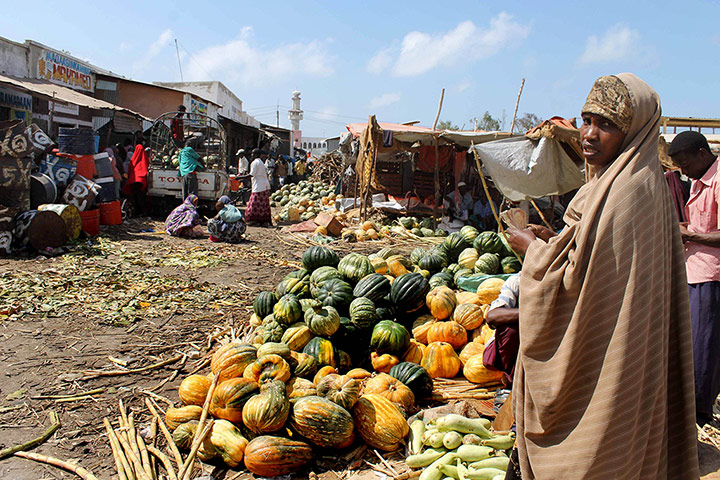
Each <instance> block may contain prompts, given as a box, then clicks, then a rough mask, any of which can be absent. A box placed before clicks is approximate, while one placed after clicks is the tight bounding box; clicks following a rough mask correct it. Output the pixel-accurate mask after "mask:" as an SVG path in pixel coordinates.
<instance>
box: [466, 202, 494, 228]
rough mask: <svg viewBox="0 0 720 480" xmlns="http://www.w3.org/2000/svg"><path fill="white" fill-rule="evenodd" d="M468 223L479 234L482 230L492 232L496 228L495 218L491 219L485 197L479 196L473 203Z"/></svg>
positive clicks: (490, 208) (488, 203)
mask: <svg viewBox="0 0 720 480" xmlns="http://www.w3.org/2000/svg"><path fill="white" fill-rule="evenodd" d="M468 221H469V223H470V224H471V225H472V226H473V227H475V228H477V229H478V230H480V231H481V232H482V231H484V230H494V229H495V228H496V227H497V223H496V222H495V217H493V212H492V207H491V206H490V202H488V200H487V198H486V197H484V196H482V195H481V196H480V198H479V199H478V200H477V202H475V205H474V206H473V210H472V214H471V215H470V217H468Z"/></svg>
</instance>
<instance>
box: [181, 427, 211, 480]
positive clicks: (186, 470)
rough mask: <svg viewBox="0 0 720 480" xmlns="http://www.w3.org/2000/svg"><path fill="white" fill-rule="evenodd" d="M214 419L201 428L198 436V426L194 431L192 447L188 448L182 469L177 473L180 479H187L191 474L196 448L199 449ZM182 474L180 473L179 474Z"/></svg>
mask: <svg viewBox="0 0 720 480" xmlns="http://www.w3.org/2000/svg"><path fill="white" fill-rule="evenodd" d="M214 422H215V420H210V421H209V422H208V423H207V425H205V428H204V429H203V431H202V433H201V434H200V435H199V436H198V435H197V432H199V431H200V428H198V429H197V431H196V432H195V435H196V436H195V440H194V441H193V442H195V441H196V442H195V443H193V446H192V449H191V450H190V454H189V455H188V457H187V458H186V459H185V464H184V465H183V469H182V470H181V471H180V473H178V478H180V479H181V480H189V479H190V475H191V474H192V470H193V465H194V464H195V456H196V455H197V452H198V450H200V447H201V446H202V444H203V441H204V440H205V437H206V436H207V434H208V433H210V429H211V428H212V426H213V423H214ZM198 426H199V424H198ZM181 474H182V475H181Z"/></svg>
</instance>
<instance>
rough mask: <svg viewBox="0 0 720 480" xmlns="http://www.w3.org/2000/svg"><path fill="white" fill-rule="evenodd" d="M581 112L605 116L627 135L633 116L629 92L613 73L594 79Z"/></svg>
mask: <svg viewBox="0 0 720 480" xmlns="http://www.w3.org/2000/svg"><path fill="white" fill-rule="evenodd" d="M582 113H594V114H595V115H600V116H601V117H604V118H607V119H608V120H610V121H611V122H612V123H613V124H615V126H616V127H618V128H619V129H620V131H621V132H623V133H624V134H626V135H627V133H628V131H629V130H630V124H631V123H632V118H633V106H632V99H631V98H630V92H628V89H627V87H626V86H625V84H624V83H623V82H622V81H621V80H620V79H619V78H618V77H616V76H615V75H608V76H605V77H600V78H598V79H597V80H595V84H594V85H593V87H592V89H591V90H590V93H589V94H588V96H587V100H586V101H585V105H584V106H583V108H582Z"/></svg>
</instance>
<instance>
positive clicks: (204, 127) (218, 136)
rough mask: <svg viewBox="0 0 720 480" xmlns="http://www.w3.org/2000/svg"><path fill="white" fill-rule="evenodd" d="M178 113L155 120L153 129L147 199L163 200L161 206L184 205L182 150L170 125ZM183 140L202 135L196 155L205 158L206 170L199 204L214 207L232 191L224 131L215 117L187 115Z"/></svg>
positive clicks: (200, 181)
mask: <svg viewBox="0 0 720 480" xmlns="http://www.w3.org/2000/svg"><path fill="white" fill-rule="evenodd" d="M179 113H184V112H178V111H176V112H167V113H164V114H162V115H160V116H159V117H158V118H156V119H155V121H154V122H153V125H152V127H151V129H150V139H149V147H150V152H149V156H150V167H149V169H148V195H150V196H152V197H156V198H157V197H159V198H161V199H163V200H162V201H161V202H160V203H168V204H169V205H175V206H177V205H178V203H179V202H178V200H180V201H182V200H183V199H182V198H181V197H182V178H181V177H180V175H179V172H178V166H179V160H178V154H179V153H180V150H181V149H182V148H183V145H182V143H179V142H176V141H175V139H174V138H173V135H172V129H171V125H172V122H173V119H174V118H176V116H177V115H178V114H179ZM182 119H183V131H184V137H185V138H186V139H187V138H190V137H192V136H200V135H202V138H203V141H202V144H200V145H199V146H197V148H195V151H196V152H197V153H198V154H199V155H200V156H201V157H202V161H203V164H204V165H205V167H206V168H205V170H203V171H201V172H198V173H197V177H198V197H199V198H200V203H202V204H204V205H206V206H210V207H212V205H214V204H215V202H216V201H217V199H218V198H220V197H221V196H222V195H226V194H227V193H228V192H229V190H230V177H229V175H228V172H227V159H226V150H227V149H226V135H225V129H224V128H223V127H222V125H220V124H219V123H218V121H217V120H215V119H214V118H212V117H209V116H207V115H204V114H199V113H187V114H185V115H184V116H183V117H182Z"/></svg>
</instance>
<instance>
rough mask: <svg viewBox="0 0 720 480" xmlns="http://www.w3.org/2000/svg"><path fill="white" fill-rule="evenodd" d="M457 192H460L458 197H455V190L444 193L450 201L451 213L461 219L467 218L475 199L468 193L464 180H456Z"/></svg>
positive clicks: (468, 188)
mask: <svg viewBox="0 0 720 480" xmlns="http://www.w3.org/2000/svg"><path fill="white" fill-rule="evenodd" d="M457 193H459V194H460V196H459V199H457V198H455V197H456V192H455V191H452V192H450V193H448V194H447V195H446V198H447V199H448V200H449V201H450V209H451V210H452V215H453V217H455V218H459V219H461V220H467V218H468V215H469V214H470V213H471V212H472V208H473V205H474V204H475V201H474V200H473V198H472V194H471V193H470V187H468V186H467V184H466V183H465V182H458V184H457Z"/></svg>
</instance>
